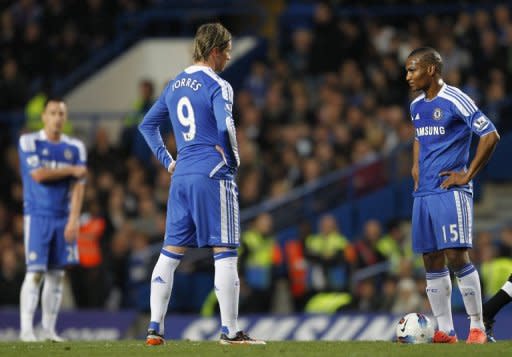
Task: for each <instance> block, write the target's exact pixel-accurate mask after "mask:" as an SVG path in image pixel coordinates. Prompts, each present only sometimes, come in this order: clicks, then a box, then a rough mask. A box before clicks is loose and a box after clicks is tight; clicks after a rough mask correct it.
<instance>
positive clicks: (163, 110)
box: [139, 81, 174, 169]
mask: <svg viewBox="0 0 512 357" xmlns="http://www.w3.org/2000/svg"><path fill="white" fill-rule="evenodd" d="M171 83H172V81H171V82H169V84H168V85H167V87H166V88H165V89H164V91H163V92H162V94H161V95H160V98H158V100H157V101H156V102H155V103H154V104H153V106H152V107H151V109H150V110H149V111H148V112H147V113H146V115H145V116H144V119H143V120H142V122H141V123H140V124H139V131H140V132H141V134H142V136H144V139H145V140H146V142H147V143H148V145H149V147H150V148H151V151H153V154H155V156H156V157H157V159H158V161H160V162H161V163H162V165H164V167H165V168H166V169H168V168H169V165H171V163H172V162H173V161H174V159H173V157H172V155H171V154H170V153H169V151H168V150H167V148H166V147H165V144H164V141H163V139H162V135H161V134H160V125H163V124H164V123H165V121H166V120H169V110H168V108H167V104H166V103H165V96H166V95H167V92H168V91H169V88H170V86H171Z"/></svg>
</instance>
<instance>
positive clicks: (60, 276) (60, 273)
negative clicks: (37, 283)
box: [45, 270, 64, 283]
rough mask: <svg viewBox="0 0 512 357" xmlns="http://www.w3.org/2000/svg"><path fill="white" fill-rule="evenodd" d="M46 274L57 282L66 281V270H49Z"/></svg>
mask: <svg viewBox="0 0 512 357" xmlns="http://www.w3.org/2000/svg"><path fill="white" fill-rule="evenodd" d="M45 275H46V276H47V277H50V278H51V279H53V280H54V281H55V282H56V283H62V282H63V281H64V270H48V271H47V272H46V274H45Z"/></svg>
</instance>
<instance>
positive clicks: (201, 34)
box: [192, 22, 231, 62]
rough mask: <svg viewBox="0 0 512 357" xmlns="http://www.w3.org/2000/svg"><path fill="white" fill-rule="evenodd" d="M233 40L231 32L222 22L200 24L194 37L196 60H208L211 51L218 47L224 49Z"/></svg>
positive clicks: (193, 55) (193, 56) (194, 57)
mask: <svg viewBox="0 0 512 357" xmlns="http://www.w3.org/2000/svg"><path fill="white" fill-rule="evenodd" d="M229 41H231V33H230V32H229V31H228V30H227V29H226V28H225V27H224V26H222V25H221V24H220V23H218V22H216V23H209V24H204V25H201V26H199V28H198V29H197V32H196V37H195V38H194V51H193V54H192V58H193V60H194V62H199V61H206V60H207V59H208V56H209V55H210V52H211V51H212V50H213V49H214V48H215V47H217V48H218V49H219V50H221V51H223V50H224V49H226V47H228V44H229Z"/></svg>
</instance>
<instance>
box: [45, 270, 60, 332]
mask: <svg viewBox="0 0 512 357" xmlns="http://www.w3.org/2000/svg"><path fill="white" fill-rule="evenodd" d="M63 286H64V270H62V269H52V270H48V271H47V272H46V273H45V274H44V283H43V292H42V294H41V310H42V316H41V326H42V330H41V335H40V336H39V337H40V340H49V341H54V342H61V341H64V339H63V338H61V337H60V336H59V335H57V332H56V330H55V326H56V324H57V316H58V314H59V311H60V305H61V302H62V291H63Z"/></svg>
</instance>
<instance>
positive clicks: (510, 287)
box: [501, 281, 512, 298]
mask: <svg viewBox="0 0 512 357" xmlns="http://www.w3.org/2000/svg"><path fill="white" fill-rule="evenodd" d="M501 290H503V291H504V292H506V293H507V295H508V296H510V297H511V298H512V283H511V282H510V281H507V282H506V283H505V284H503V286H502V287H501Z"/></svg>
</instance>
